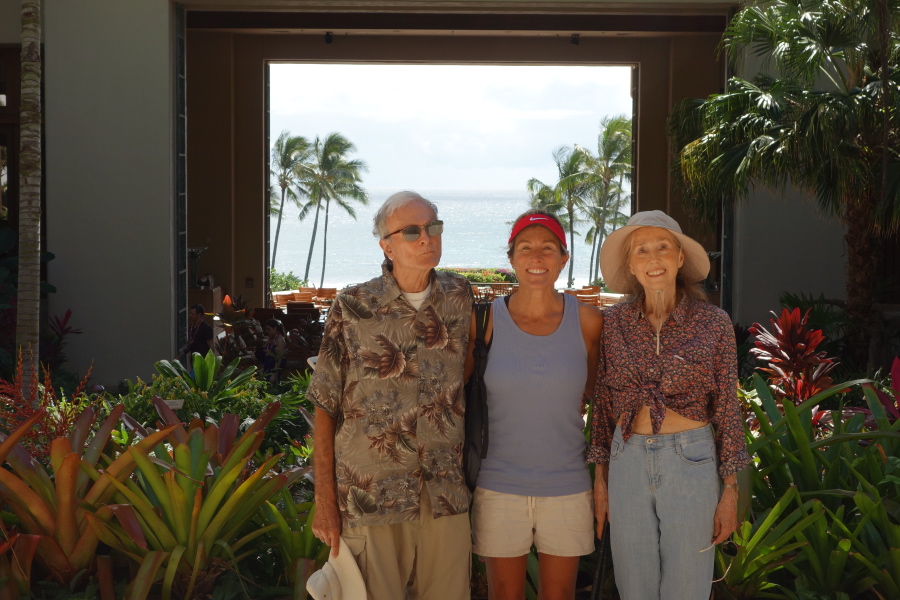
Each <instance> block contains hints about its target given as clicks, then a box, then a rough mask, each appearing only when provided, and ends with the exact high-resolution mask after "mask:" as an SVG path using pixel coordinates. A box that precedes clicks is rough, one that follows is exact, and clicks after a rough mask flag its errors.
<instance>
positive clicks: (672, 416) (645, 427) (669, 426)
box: [616, 406, 707, 435]
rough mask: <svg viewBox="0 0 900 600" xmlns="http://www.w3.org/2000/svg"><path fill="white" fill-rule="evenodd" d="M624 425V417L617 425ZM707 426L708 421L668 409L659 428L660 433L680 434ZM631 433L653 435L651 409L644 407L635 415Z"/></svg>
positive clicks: (620, 417)
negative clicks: (697, 419)
mask: <svg viewBox="0 0 900 600" xmlns="http://www.w3.org/2000/svg"><path fill="white" fill-rule="evenodd" d="M616 424H617V425H619V426H621V425H622V415H619V419H618V421H617V423H616ZM706 424H707V421H695V420H694V419H688V418H687V417H683V416H681V415H679V414H678V413H677V412H675V411H674V410H672V409H666V416H665V418H663V422H662V425H660V427H659V433H680V432H682V431H688V430H690V429H699V428H700V427H703V426H705V425H706ZM631 433H636V434H637V435H653V424H652V423H651V421H650V407H649V406H642V407H641V409H640V410H639V411H638V414H637V415H635V417H634V421H632V424H631Z"/></svg>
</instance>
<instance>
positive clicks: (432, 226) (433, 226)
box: [382, 221, 444, 242]
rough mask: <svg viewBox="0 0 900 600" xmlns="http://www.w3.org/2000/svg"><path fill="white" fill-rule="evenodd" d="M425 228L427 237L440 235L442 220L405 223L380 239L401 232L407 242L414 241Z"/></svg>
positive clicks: (442, 228)
mask: <svg viewBox="0 0 900 600" xmlns="http://www.w3.org/2000/svg"><path fill="white" fill-rule="evenodd" d="M423 229H424V230H425V232H426V233H428V237H434V236H437V235H441V234H442V233H444V222H443V221H432V222H431V223H425V224H424V225H407V226H406V227H404V228H403V229H398V230H397V231H393V232H391V233H389V234H387V235H386V236H384V237H383V238H382V239H385V240H386V239H388V238H389V237H391V236H392V235H394V234H395V233H402V234H403V239H404V240H406V241H407V242H414V241H416V240H417V239H419V237H420V236H421V235H422V230H423Z"/></svg>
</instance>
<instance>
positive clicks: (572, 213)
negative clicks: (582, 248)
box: [566, 200, 575, 289]
mask: <svg viewBox="0 0 900 600" xmlns="http://www.w3.org/2000/svg"><path fill="white" fill-rule="evenodd" d="M566 208H567V210H568V212H569V223H572V226H571V227H569V281H568V283H566V287H567V288H569V289H571V288H573V287H575V225H574V224H575V203H574V202H573V201H572V200H569V203H568V206H567V207H566Z"/></svg>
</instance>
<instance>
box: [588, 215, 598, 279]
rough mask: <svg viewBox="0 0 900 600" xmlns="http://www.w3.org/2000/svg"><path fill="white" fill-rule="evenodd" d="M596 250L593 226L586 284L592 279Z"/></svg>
mask: <svg viewBox="0 0 900 600" xmlns="http://www.w3.org/2000/svg"><path fill="white" fill-rule="evenodd" d="M596 251H597V226H596V225H595V226H594V239H592V240H591V259H590V261H589V262H588V285H590V284H591V282H592V281H594V253H595V252H596Z"/></svg>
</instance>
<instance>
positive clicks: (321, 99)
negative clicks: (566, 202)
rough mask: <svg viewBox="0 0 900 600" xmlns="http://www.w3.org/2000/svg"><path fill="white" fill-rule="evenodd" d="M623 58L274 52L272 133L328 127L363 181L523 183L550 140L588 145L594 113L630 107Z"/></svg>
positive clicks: (593, 140) (461, 185)
mask: <svg viewBox="0 0 900 600" xmlns="http://www.w3.org/2000/svg"><path fill="white" fill-rule="evenodd" d="M630 78H631V68H630V67H600V66H524V65H523V66H487V65H349V64H343V65H325V64H275V65H272V66H271V76H270V102H271V103H270V110H271V112H270V124H271V137H272V139H273V140H274V139H275V137H277V136H278V134H279V133H280V132H281V131H282V130H285V129H286V130H288V131H290V132H291V133H292V134H293V135H302V136H305V137H307V138H309V139H312V138H314V137H315V136H316V135H319V136H325V135H326V134H328V133H329V132H332V131H338V132H340V133H342V134H344V135H345V136H346V137H347V138H348V139H349V140H350V141H352V142H353V143H354V144H356V146H357V149H358V152H357V154H356V157H358V158H360V159H362V160H364V161H366V163H367V164H368V166H369V173H368V174H367V175H366V176H365V178H364V180H363V185H365V186H366V187H372V188H393V189H434V188H442V189H508V190H512V189H524V187H525V184H526V182H527V181H528V179H530V178H531V177H536V178H538V179H540V180H542V181H544V182H547V183H553V182H554V181H555V175H556V167H555V165H554V163H553V157H552V152H553V150H554V148H556V147H558V146H560V145H568V146H571V145H572V144H574V143H577V144H580V145H582V146H586V147H587V148H590V149H592V150H594V151H596V146H597V133H598V130H599V127H598V126H599V122H600V119H601V118H603V117H604V116H607V115H608V116H613V115H619V114H625V115H630V114H631V112H632V100H631V95H630V87H631V86H630Z"/></svg>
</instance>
